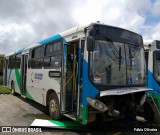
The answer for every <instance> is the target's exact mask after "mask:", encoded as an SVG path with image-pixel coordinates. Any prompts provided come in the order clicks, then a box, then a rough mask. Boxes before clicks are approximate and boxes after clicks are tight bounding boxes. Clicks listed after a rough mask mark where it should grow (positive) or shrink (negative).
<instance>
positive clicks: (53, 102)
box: [48, 93, 61, 120]
mask: <svg viewBox="0 0 160 135" xmlns="http://www.w3.org/2000/svg"><path fill="white" fill-rule="evenodd" d="M48 109H49V114H50V116H51V117H52V118H53V119H56V120H57V119H60V117H61V114H60V106H59V101H58V97H57V95H56V93H51V95H50V96H49V104H48Z"/></svg>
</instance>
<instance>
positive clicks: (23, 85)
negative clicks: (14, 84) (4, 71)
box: [21, 54, 28, 95]
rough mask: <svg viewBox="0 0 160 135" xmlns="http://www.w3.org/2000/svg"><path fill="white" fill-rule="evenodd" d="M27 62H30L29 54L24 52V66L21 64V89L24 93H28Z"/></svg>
mask: <svg viewBox="0 0 160 135" xmlns="http://www.w3.org/2000/svg"><path fill="white" fill-rule="evenodd" d="M27 63H28V54H24V55H22V66H21V91H22V94H23V95H25V94H26V77H27Z"/></svg>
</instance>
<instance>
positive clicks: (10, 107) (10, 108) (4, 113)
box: [0, 94, 160, 135]
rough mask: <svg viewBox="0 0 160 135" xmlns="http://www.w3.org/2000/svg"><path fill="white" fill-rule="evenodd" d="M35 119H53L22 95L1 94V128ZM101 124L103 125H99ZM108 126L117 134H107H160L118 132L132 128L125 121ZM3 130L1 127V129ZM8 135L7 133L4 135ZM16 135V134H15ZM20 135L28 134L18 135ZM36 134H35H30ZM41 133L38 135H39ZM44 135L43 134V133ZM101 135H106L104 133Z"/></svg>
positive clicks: (61, 133) (89, 134) (66, 133)
mask: <svg viewBox="0 0 160 135" xmlns="http://www.w3.org/2000/svg"><path fill="white" fill-rule="evenodd" d="M35 119H48V120H49V119H51V118H50V117H49V116H48V114H47V109H46V108H45V107H44V106H42V105H40V104H38V103H35V102H33V101H31V100H29V99H24V98H22V97H21V96H20V95H18V96H13V95H10V94H9V95H7V94H6V95H4V94H0V126H30V125H31V123H32V122H33V121H34V120H35ZM99 124H101V123H99ZM107 125H110V126H111V127H113V128H115V132H110V133H106V132H105V134H108V135H110V134H113V135H119V134H129V135H133V134H152V135H158V134H160V132H159V133H158V132H150V133H149V132H130V133H127V132H121V130H119V132H117V130H116V127H117V126H118V125H120V126H122V125H123V126H124V127H125V128H132V127H129V126H127V125H125V123H124V122H123V121H114V122H111V123H107ZM103 127H104V128H106V127H107V126H106V125H103ZM0 128H1V127H0ZM90 128H93V129H96V128H97V127H96V126H95V125H93V127H92V126H91V127H90ZM4 134H6V133H4ZM14 134H16V133H14ZM18 134H27V133H18ZM30 134H35V133H30ZM38 134H40V133H37V135H38ZM41 134H42V133H41ZM43 134H46V135H50V134H57V135H78V134H85V135H92V134H100V132H95V131H92V132H90V131H89V132H88V131H84V132H79V131H69V130H65V131H59V130H55V131H53V130H52V132H43ZM101 134H104V132H102V133H101Z"/></svg>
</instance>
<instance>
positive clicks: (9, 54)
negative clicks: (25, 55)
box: [4, 52, 15, 57]
mask: <svg viewBox="0 0 160 135" xmlns="http://www.w3.org/2000/svg"><path fill="white" fill-rule="evenodd" d="M14 54H15V52H11V53H8V54H6V55H5V56H4V57H9V56H12V55H14Z"/></svg>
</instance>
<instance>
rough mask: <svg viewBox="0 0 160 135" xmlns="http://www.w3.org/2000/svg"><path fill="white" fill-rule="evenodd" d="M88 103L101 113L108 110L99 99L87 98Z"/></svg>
mask: <svg viewBox="0 0 160 135" xmlns="http://www.w3.org/2000/svg"><path fill="white" fill-rule="evenodd" d="M87 101H88V103H89V104H90V105H91V106H92V107H93V108H95V109H97V110H99V111H101V112H105V111H107V110H108V108H107V106H106V105H105V104H104V103H102V102H101V101H99V100H97V99H92V98H90V97H87Z"/></svg>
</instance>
